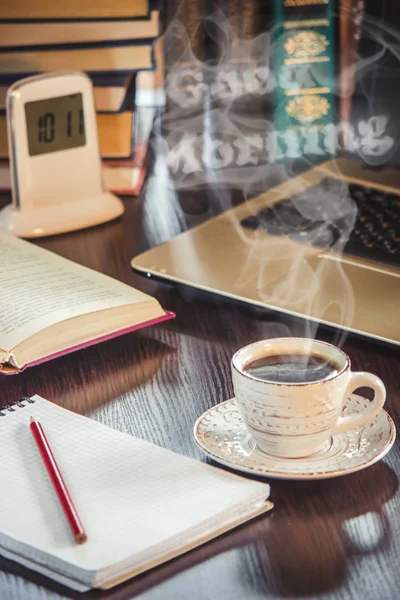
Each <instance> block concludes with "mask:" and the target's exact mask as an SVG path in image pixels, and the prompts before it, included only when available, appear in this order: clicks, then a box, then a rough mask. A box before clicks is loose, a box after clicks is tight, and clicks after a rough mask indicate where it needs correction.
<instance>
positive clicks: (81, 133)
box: [25, 94, 86, 156]
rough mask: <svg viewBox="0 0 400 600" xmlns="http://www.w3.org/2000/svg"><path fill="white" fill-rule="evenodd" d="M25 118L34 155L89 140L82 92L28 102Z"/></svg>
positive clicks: (30, 149) (31, 152)
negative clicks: (86, 133)
mask: <svg viewBox="0 0 400 600" xmlns="http://www.w3.org/2000/svg"><path fill="white" fill-rule="evenodd" d="M25 119H26V128H27V135H28V148H29V155H30V156H37V155H39V154H48V153H49V152H58V151H60V150H68V149H70V148H79V147H80V146H84V145H85V144H86V135H85V120H84V112H83V100H82V94H70V95H69V96H60V97H58V98H46V100H35V101H34V102H27V103H26V104H25Z"/></svg>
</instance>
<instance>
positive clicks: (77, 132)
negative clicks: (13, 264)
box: [0, 72, 124, 237]
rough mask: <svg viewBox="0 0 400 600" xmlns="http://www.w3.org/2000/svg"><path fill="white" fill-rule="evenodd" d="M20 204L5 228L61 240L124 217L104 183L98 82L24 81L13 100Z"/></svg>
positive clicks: (0, 214) (13, 160)
mask: <svg viewBox="0 0 400 600" xmlns="http://www.w3.org/2000/svg"><path fill="white" fill-rule="evenodd" d="M6 112H7V130H8V148H9V156H10V175H11V191H12V204H11V205H8V206H6V207H5V208H4V209H3V210H2V211H0V229H7V230H8V231H10V232H12V233H14V234H15V235H17V236H20V237H39V236H47V235H54V234H56V233H62V232H66V231H72V230H75V229H82V228H84V227H90V226H92V225H97V224H99V223H103V222H105V221H109V220H111V219H114V218H116V217H118V216H119V215H121V214H122V213H123V211H124V207H123V204H122V202H121V201H120V200H119V199H118V198H117V197H116V196H114V195H113V194H111V193H109V192H107V191H106V190H105V188H104V184H103V174H102V164H101V157H100V150H99V140H98V133H97V122H96V110H95V105H94V95H93V87H92V83H91V81H90V79H89V77H88V76H87V75H85V74H84V73H80V72H54V73H45V74H42V75H37V76H34V77H29V78H26V79H22V80H20V81H18V82H16V83H14V84H13V85H12V86H11V87H10V88H9V90H8V93H7V99H6Z"/></svg>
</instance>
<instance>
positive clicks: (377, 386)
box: [332, 371, 386, 435]
mask: <svg viewBox="0 0 400 600" xmlns="http://www.w3.org/2000/svg"><path fill="white" fill-rule="evenodd" d="M359 387H369V388H371V389H372V390H374V392H375V395H374V399H373V400H372V401H371V402H370V403H369V405H368V407H367V408H366V409H365V410H363V411H362V412H361V413H358V414H355V415H349V416H347V417H339V419H338V422H337V423H336V425H335V427H334V428H333V431H332V433H333V434H334V435H335V434H336V433H343V432H344V431H348V430H349V429H356V428H357V427H360V425H364V423H367V422H368V421H371V419H373V418H374V417H375V416H376V415H377V414H378V412H379V411H380V410H381V408H382V406H383V405H384V404H385V400H386V388H385V386H384V384H383V381H382V380H381V379H379V377H377V376H376V375H373V374H372V373H364V372H362V371H360V372H355V373H351V376H350V381H349V383H348V384H347V388H346V394H345V400H346V399H347V397H348V396H349V395H350V394H352V393H353V392H354V390H356V389H357V388H359Z"/></svg>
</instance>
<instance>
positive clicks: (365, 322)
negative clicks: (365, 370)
mask: <svg viewBox="0 0 400 600" xmlns="http://www.w3.org/2000/svg"><path fill="white" fill-rule="evenodd" d="M383 4H385V2H383ZM384 59H385V58H384ZM385 60H386V59H385ZM386 66H387V65H386ZM398 66H400V63H399V65H398ZM389 71H390V69H389V68H388V69H381V67H380V66H379V65H378V66H377V67H376V70H375V73H374V72H373V71H372V80H374V81H373V84H374V85H375V87H376V88H378V90H379V89H380V95H379V96H378V95H377V96H376V97H377V98H378V97H379V99H381V98H382V97H383V100H384V101H385V96H386V99H387V97H388V96H390V86H389V87H388V86H387V85H386V86H385V87H384V86H383V84H382V81H381V80H380V79H379V78H380V76H381V73H383V74H384V77H386V76H387V75H388V73H389ZM388 76H389V77H390V76H391V74H390V73H389V75H388ZM370 79H371V77H370ZM392 81H393V83H392V87H393V86H396V85H397V83H396V79H393V80H392ZM364 83H365V82H363V85H364ZM386 84H387V81H386ZM382 89H384V90H388V93H386V91H385V92H383V93H382ZM364 92H365V90H364ZM371 94H372V92H371ZM363 97H364V98H365V93H364V94H363ZM370 97H372V96H371V95H369V94H368V98H370ZM379 101H381V100H379ZM353 104H354V100H353ZM371 106H372V105H370V106H368V110H374V109H375V107H374V106H372V109H371ZM396 106H398V107H399V110H400V94H399V95H398V98H397V100H396V99H395V100H394V104H393V96H392V97H391V99H390V98H389V104H387V105H386V110H390V111H392V112H393V111H395V110H396V108H395V107H396ZM388 107H389V108H388ZM384 109H385V106H384ZM357 110H358V111H359V112H360V110H361V112H362V110H364V109H363V108H361V109H360V104H357V103H356V108H355V110H353V111H352V119H353V118H354V114H355V113H356V112H357ZM395 116H396V118H397V115H395ZM396 129H397V124H396V126H395V130H396ZM393 133H396V131H394V132H393V131H392V134H393ZM396 137H397V139H398V137H399V135H398V132H397V136H395V138H394V139H396ZM392 150H393V149H392ZM394 150H396V148H394ZM371 163H374V161H373V160H365V157H364V160H363V158H360V157H359V156H353V157H350V156H348V155H347V156H341V157H337V158H333V159H332V160H329V161H326V162H324V163H322V164H319V165H317V166H314V167H312V168H310V169H309V170H307V171H305V172H302V173H301V174H299V175H297V176H295V177H292V178H290V179H287V180H284V181H283V182H282V183H280V184H279V185H277V186H275V187H273V188H271V189H269V190H268V191H266V192H264V193H261V194H259V195H258V196H256V197H254V198H252V199H250V200H247V201H246V202H244V203H243V204H240V205H238V206H236V207H234V208H232V209H230V210H228V211H227V212H224V213H223V214H221V215H218V216H216V217H214V218H212V219H210V220H209V221H207V222H205V223H203V224H201V225H199V226H197V227H195V228H193V229H191V230H189V231H186V232H184V233H182V234H180V235H178V236H177V237H175V238H173V239H171V240H170V241H168V242H166V243H164V244H162V245H160V246H157V247H155V248H152V249H150V250H148V251H147V252H144V253H143V254H141V255H139V256H136V257H135V258H133V259H132V263H131V264H132V268H133V269H134V270H135V271H136V272H138V273H141V274H143V275H145V276H147V277H155V278H157V279H159V280H162V281H167V282H170V283H174V284H179V285H183V286H189V287H191V288H195V289H198V290H203V291H206V292H210V293H212V294H218V295H220V296H224V297H226V298H227V299H231V300H237V301H241V302H244V303H246V304H250V305H253V306H256V307H261V308H265V309H268V310H273V311H279V312H280V313H285V314H288V315H293V316H296V317H301V318H303V319H306V321H307V322H311V323H322V324H325V325H328V326H331V327H335V328H339V329H341V330H346V331H350V332H353V333H356V334H361V335H363V336H368V337H369V338H372V339H375V340H380V341H384V342H389V343H392V344H396V345H400V318H399V304H400V169H399V168H398V166H400V160H397V159H396V152H395V151H392V152H391V153H390V163H391V164H390V166H389V164H388V163H389V160H387V161H385V162H384V164H382V162H381V164H380V165H379V166H377V164H376V163H377V161H375V164H371Z"/></svg>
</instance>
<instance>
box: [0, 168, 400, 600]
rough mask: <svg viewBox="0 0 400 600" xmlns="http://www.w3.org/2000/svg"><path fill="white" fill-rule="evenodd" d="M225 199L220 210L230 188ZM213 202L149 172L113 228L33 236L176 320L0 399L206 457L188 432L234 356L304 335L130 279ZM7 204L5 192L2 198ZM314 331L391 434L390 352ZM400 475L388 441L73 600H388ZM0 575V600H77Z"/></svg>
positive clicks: (394, 363) (397, 370) (276, 488)
mask: <svg viewBox="0 0 400 600" xmlns="http://www.w3.org/2000/svg"><path fill="white" fill-rule="evenodd" d="M224 198H225V200H224V202H226V198H227V197H226V190H225V192H224ZM217 199H218V194H217V192H215V191H213V192H212V191H208V192H206V191H204V190H203V191H199V192H196V193H188V192H187V193H185V194H181V195H180V197H179V198H178V196H177V195H176V193H175V192H174V191H173V190H168V186H167V185H164V183H163V182H162V181H160V179H159V177H156V176H153V177H151V178H150V180H149V182H148V184H147V186H146V190H145V192H144V193H143V194H142V196H141V197H140V198H132V199H127V200H126V201H125V207H126V212H125V214H124V216H123V218H121V219H120V220H118V221H115V222H112V223H108V224H106V225H103V226H99V227H96V228H92V229H90V230H85V231H81V232H75V233H70V234H66V235H61V236H57V237H53V238H47V239H42V240H38V241H37V242H36V243H38V244H39V245H40V246H43V247H45V248H49V249H50V250H52V251H54V252H57V253H59V254H60V255H63V256H66V257H68V258H70V259H72V260H75V261H77V262H79V263H81V264H84V265H87V266H89V267H91V268H93V269H96V270H99V271H101V272H103V273H107V274H108V275H112V276H113V277H116V278H118V279H120V280H122V281H125V282H127V283H129V284H131V285H133V286H136V287H137V288H140V289H141V290H143V291H145V292H148V293H151V294H154V295H155V296H156V297H157V298H158V299H159V300H160V301H161V303H162V304H163V305H164V307H165V308H168V309H170V310H173V311H175V312H176V314H177V317H176V319H175V320H174V321H171V322H168V323H165V324H161V325H159V326H156V327H152V328H149V329H147V330H142V331H141V332H137V333H133V334H130V335H127V336H125V337H123V338H121V339H116V340H112V341H109V342H106V343H103V344H101V345H99V346H97V347H92V348H90V349H87V350H84V351H80V352H77V353H75V354H72V355H69V356H67V357H64V358H62V359H59V360H55V361H52V362H51V363H48V364H46V365H42V366H38V367H35V368H31V369H28V370H27V371H25V372H24V373H22V374H20V375H17V376H12V377H1V378H0V397H1V398H2V400H3V401H5V402H12V401H14V400H17V399H18V398H19V397H20V396H21V395H28V394H33V393H39V394H41V395H43V396H45V397H46V398H48V399H49V400H51V401H53V402H55V403H57V404H60V405H62V406H65V407H67V408H69V409H71V410H74V411H76V412H78V413H81V414H86V415H89V416H91V417H92V418H94V419H97V420H99V421H101V422H103V423H105V424H107V425H109V426H111V427H114V428H117V429H119V430H121V431H124V432H127V433H129V434H132V435H136V436H139V437H143V438H146V439H148V440H150V441H152V442H155V443H157V444H161V445H162V446H165V447H166V448H170V449H172V450H175V451H177V452H181V453H183V454H187V455H190V456H194V457H196V458H198V459H200V460H203V457H202V455H201V453H200V451H199V450H198V449H197V448H196V447H195V444H194V442H193V439H192V428H193V424H194V422H195V420H196V419H197V417H198V416H199V415H201V414H202V412H203V411H205V410H206V409H208V408H209V407H211V406H213V405H215V404H217V403H219V402H221V401H223V400H225V399H227V398H230V397H231V396H232V394H233V392H232V382H231V376H230V358H231V356H232V354H233V353H234V352H235V351H236V350H237V349H238V348H240V347H241V346H243V345H245V344H247V343H249V342H252V341H255V340H259V339H262V338H268V337H276V336H282V335H293V334H300V335H302V334H304V331H305V329H304V323H303V322H302V321H290V320H288V319H286V318H284V317H281V316H279V315H276V314H271V313H268V312H261V311H251V310H249V309H245V308H243V307H239V306H235V305H230V304H226V303H218V302H214V303H210V302H208V301H206V300H204V299H201V298H196V297H195V296H194V295H185V296H182V295H181V294H179V293H178V292H177V291H176V290H174V289H173V288H171V287H169V286H167V285H164V284H157V283H155V282H152V281H149V280H147V279H144V278H141V277H139V276H138V275H135V274H134V273H133V272H132V271H131V269H130V266H129V261H130V258H131V257H132V256H133V255H135V254H137V253H138V252H140V251H142V250H143V249H145V248H146V247H148V246H149V245H154V244H156V243H159V242H161V241H164V240H165V239H168V238H169V237H171V236H172V235H175V234H176V233H178V232H179V230H180V229H182V228H183V227H185V226H193V225H195V224H196V223H198V222H200V221H201V220H203V219H204V218H206V217H208V216H209V215H210V214H212V213H213V212H214V211H215V210H216V208H215V206H216V205H217V204H218V201H217ZM7 200H8V198H7V197H6V196H4V197H3V198H2V200H1V201H0V203H4V202H6V201H7ZM219 205H220V203H219ZM316 335H317V337H318V338H320V339H325V340H330V341H338V342H340V343H341V345H342V347H343V348H344V350H345V351H346V352H347V353H348V354H349V355H350V357H351V360H352V364H353V368H354V369H355V370H370V371H372V372H374V373H376V374H377V375H378V376H380V377H381V378H382V379H383V381H384V382H385V384H386V386H387V391H388V399H387V409H388V411H389V412H390V414H391V415H392V417H393V418H394V420H395V422H396V424H397V425H398V426H400V408H399V407H400V397H399V396H400V395H399V382H400V362H399V359H398V355H397V353H396V351H395V349H394V348H391V347H388V346H377V345H375V344H373V343H372V342H370V341H366V340H361V339H359V338H355V337H346V336H342V335H339V336H338V334H337V333H335V332H329V331H326V330H323V329H318V330H317V332H316ZM1 469H7V456H3V457H2V465H1ZM399 473H400V452H399V449H398V445H397V443H396V445H395V446H394V448H393V449H392V450H391V452H390V453H389V454H388V456H387V457H386V458H385V459H384V460H383V461H381V462H379V463H378V464H376V465H374V466H373V467H370V468H369V469H367V470H365V471H362V472H360V473H355V474H352V475H347V476H345V477H342V478H338V479H333V480H328V481H318V482H308V483H306V482H304V483H299V482H297V483H296V482H280V481H271V488H272V499H273V501H274V502H275V509H274V510H273V511H272V512H271V513H269V514H268V515H267V516H265V517H262V518H259V519H258V520H256V521H254V522H252V523H250V524H248V525H246V526H243V527H241V528H240V529H237V530H235V531H233V532H231V533H229V534H226V535H225V536H223V537H221V538H219V539H217V540H215V541H213V542H211V543H209V544H207V545H205V546H203V547H202V548H200V549H198V550H195V551H193V552H191V553H189V554H187V555H185V556H182V557H181V558H179V559H177V560H175V561H173V562H171V563H169V564H165V565H163V566H161V567H160V568H158V569H155V570H154V571H152V572H149V573H147V574H144V575H142V576H140V577H138V578H136V579H134V580H132V581H130V582H127V583H125V584H123V585H121V586H119V587H118V588H115V589H114V590H111V591H108V592H99V591H91V592H89V593H87V594H85V595H83V596H82V597H83V598H93V599H95V598H99V599H100V598H101V599H103V598H104V599H105V598H107V599H108V598H109V599H114V600H117V599H118V600H127V599H130V598H143V599H146V600H169V599H171V600H172V599H174V600H186V599H188V598H191V599H193V600H208V599H214V598H215V599H216V600H217V599H218V600H252V599H256V598H257V599H258V598H271V599H272V598H300V597H303V598H320V599H329V600H339V599H342V598H351V599H353V598H355V599H357V598H365V599H368V600H373V599H376V600H382V599H390V598H398V590H399V589H400V569H399V565H400V495H399V493H398V474H399ZM0 489H1V479H0ZM160 492H161V493H162V490H161V491H160ZM0 498H1V501H2V510H6V511H9V513H10V518H18V517H17V515H14V514H13V507H12V506H9V505H8V504H7V498H4V497H3V496H1V492H0ZM26 510H28V511H29V506H28V505H27V507H26ZM0 567H1V569H2V571H0V598H1V599H2V600H25V599H29V600H39V599H40V600H45V599H46V600H50V599H51V600H58V599H60V598H68V597H75V596H74V594H73V593H72V592H70V591H68V590H66V589H65V588H62V587H61V586H58V585H56V584H54V583H52V582H50V581H49V580H47V579H45V578H44V577H41V576H38V575H36V574H34V573H32V572H30V571H28V570H25V569H22V568H21V567H19V566H18V565H15V564H13V563H11V562H8V561H5V560H3V561H1V563H0Z"/></svg>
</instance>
